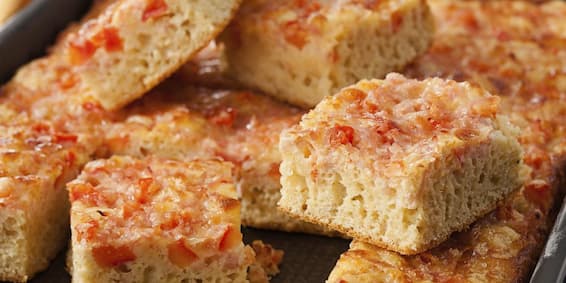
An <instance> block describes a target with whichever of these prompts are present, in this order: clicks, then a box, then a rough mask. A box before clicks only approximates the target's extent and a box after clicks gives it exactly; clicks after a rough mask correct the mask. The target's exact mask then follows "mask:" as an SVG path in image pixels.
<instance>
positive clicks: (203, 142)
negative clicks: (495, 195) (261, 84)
mask: <svg viewBox="0 0 566 283" xmlns="http://www.w3.org/2000/svg"><path fill="white" fill-rule="evenodd" d="M302 114H303V111H301V110H299V109H297V108H293V107H290V106H288V105H285V104H283V103H279V102H277V101H275V100H274V99H272V98H270V97H268V96H262V95H258V94H255V93H252V92H248V91H235V90H209V89H202V88H194V87H191V86H190V84H189V83H186V82H185V81H184V80H182V79H178V78H177V77H176V78H173V79H170V80H169V81H167V82H166V83H164V84H162V85H161V86H159V87H158V88H156V89H155V90H154V91H153V92H152V93H151V94H148V95H147V97H144V98H143V99H142V100H140V101H139V102H138V103H135V104H133V105H131V106H129V107H127V108H125V109H124V110H122V111H121V112H120V116H122V117H120V118H119V119H116V120H114V121H113V122H112V123H108V124H107V127H106V128H105V129H104V133H105V144H106V145H105V150H104V151H105V152H106V153H107V154H122V155H131V156H136V157H143V156H147V155H156V156H160V157H164V158H174V159H180V160H192V159H195V158H200V159H203V158H222V159H224V160H227V161H231V162H233V163H234V164H235V165H236V169H237V171H238V173H237V179H238V185H239V192H240V194H241V200H242V224H243V225H245V226H251V227H256V228H264V229H276V230H284V231H295V232H309V233H327V232H328V231H326V230H323V229H320V228H318V226H315V225H312V224H310V223H306V222H303V221H299V220H294V219H292V218H291V217H288V216H287V215H285V214H284V213H282V212H280V211H279V210H278V209H277V201H278V200H279V198H280V193H279V190H280V189H281V184H280V183H279V178H280V174H279V163H280V162H281V154H280V153H279V150H278V149H277V144H278V141H279V133H280V132H281V131H282V130H283V129H286V128H288V127H290V126H292V125H293V124H295V123H297V122H298V121H299V120H300V117H301V115H302Z"/></svg>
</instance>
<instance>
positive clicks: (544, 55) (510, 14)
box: [328, 0, 566, 283]
mask: <svg viewBox="0 0 566 283" xmlns="http://www.w3.org/2000/svg"><path fill="white" fill-rule="evenodd" d="M429 3H430V4H431V8H432V10H433V12H434V15H435V18H436V20H437V26H438V27H440V28H439V29H438V32H437V33H436V35H435V40H434V43H433V46H432V47H431V49H430V50H429V52H427V53H426V54H425V55H423V56H422V57H420V58H419V59H418V60H417V61H416V62H415V63H414V64H413V65H412V66H411V67H410V68H408V69H407V70H405V72H404V73H405V74H407V75H411V76H413V77H418V78H426V77H432V76H442V77H444V78H453V79H456V80H459V81H460V80H461V81H470V82H473V83H475V84H478V85H481V86H482V87H483V88H484V89H488V90H489V91H490V92H492V93H497V94H499V95H501V106H502V107H501V111H502V112H503V113H504V114H506V115H508V116H509V118H510V119H511V121H512V122H513V124H515V125H517V126H518V127H519V128H520V136H519V141H520V142H521V145H522V147H523V151H524V158H523V160H524V163H525V164H526V165H528V167H529V168H530V169H531V170H529V171H527V172H525V177H526V179H527V180H526V182H525V185H524V186H523V187H522V188H521V190H520V191H518V192H516V193H515V194H513V195H512V196H511V197H510V198H508V199H507V201H506V202H505V203H504V204H503V205H502V206H500V207H498V209H497V210H496V211H494V212H493V213H490V214H489V215H488V216H486V217H484V218H482V219H481V220H480V221H478V222H476V223H474V224H473V225H472V226H471V227H470V229H468V230H466V231H464V232H461V233H456V234H455V235H453V236H452V237H451V238H450V239H449V240H448V241H446V242H445V243H443V244H442V245H441V246H439V247H438V248H435V249H433V250H430V251H427V252H425V253H421V254H418V255H414V256H402V255H399V254H397V253H394V252H390V251H387V250H384V249H382V248H379V247H376V246H373V245H368V244H362V243H361V242H360V241H356V242H355V243H352V246H351V249H350V250H349V251H348V252H346V253H345V254H344V255H343V256H342V257H341V258H340V260H339V261H338V263H337V264H336V267H335V268H334V271H333V272H332V274H331V275H330V278H329V279H328V282H329V283H346V282H350V283H351V282H371V283H376V282H528V281H529V278H530V275H531V274H532V272H533V268H534V266H535V264H536V262H537V260H538V258H539V257H540V256H541V251H542V250H543V247H544V245H545V243H546V240H547V237H548V233H549V231H550V230H551V229H552V226H553V225H554V219H555V216H556V212H557V211H558V207H560V205H562V203H563V199H564V190H563V188H564V187H565V185H566V175H565V174H563V173H562V172H566V171H565V169H566V127H564V126H563V125H564V121H566V103H564V95H565V94H566V84H564V82H565V81H566V73H564V72H560V71H558V70H563V69H564V68H566V40H565V39H564V38H565V35H566V26H565V23H566V22H565V21H564V14H565V12H566V2H564V1H549V2H547V3H538V4H534V3H527V2H526V1H444V0H434V1H432V0H431V1H429Z"/></svg>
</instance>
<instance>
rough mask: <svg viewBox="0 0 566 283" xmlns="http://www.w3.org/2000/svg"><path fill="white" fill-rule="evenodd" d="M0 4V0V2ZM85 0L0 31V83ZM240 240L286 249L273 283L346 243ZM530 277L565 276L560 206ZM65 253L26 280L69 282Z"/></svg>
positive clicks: (27, 12)
mask: <svg viewBox="0 0 566 283" xmlns="http://www.w3.org/2000/svg"><path fill="white" fill-rule="evenodd" d="M0 1H2V0H0ZM90 3H91V1H90V0H34V1H32V3H31V4H29V5H28V6H27V7H26V8H25V9H24V10H22V11H20V12H19V13H18V14H17V15H15V16H14V17H12V19H10V20H9V21H8V22H7V23H6V24H5V25H4V26H2V27H0V82H5V81H7V80H8V79H9V78H10V77H11V76H12V75H13V73H14V71H15V70H17V68H18V67H19V66H21V65H22V64H24V63H26V62H28V61H30V60H31V59H33V58H36V57H38V56H41V55H42V54H44V53H45V50H46V48H47V47H48V46H49V45H50V44H51V43H52V42H53V40H54V38H55V36H56V34H57V33H58V32H59V31H60V30H61V29H63V28H64V27H65V26H67V25H68V24H69V23H70V22H72V21H74V20H77V19H78V18H80V16H81V15H83V14H84V13H85V11H86V10H87V9H88V7H89V6H90ZM243 232H244V241H245V242H246V243H251V242H252V241H253V240H256V239H261V240H264V241H265V242H267V243H269V244H272V245H273V246H274V247H276V248H279V249H283V250H284V251H285V258H284V261H283V264H282V265H281V273H280V274H279V275H278V276H277V277H275V278H274V279H273V280H272V282H274V283H279V282H293V283H303V282H304V283H307V282H308V283H310V282H324V281H325V280H326V278H327V277H328V274H329V273H330V271H331V270H332V267H333V266H334V264H335V263H336V260H337V259H338V258H339V256H340V254H341V253H343V252H344V251H346V250H347V249H348V245H349V241H347V240H344V239H339V238H326V237H320V236H313V235H306V234H300V233H284V232H275V231H263V230H257V229H249V228H244V229H243ZM549 239H550V240H549V241H548V243H547V246H546V247H545V250H544V251H543V253H542V255H541V257H540V259H539V262H538V264H537V267H536V268H535V270H534V272H533V276H532V278H531V282H532V283H543V282H544V283H547V282H548V283H554V282H556V283H562V282H564V277H565V276H566V261H565V258H566V208H565V207H562V209H561V211H560V213H559V215H558V218H557V221H556V223H555V226H554V228H553V230H552V234H551V236H550V237H549ZM70 281H71V280H70V276H69V274H68V273H67V272H66V271H65V252H62V253H61V254H60V255H59V256H58V257H57V259H56V260H55V261H54V262H53V263H52V264H51V266H50V267H49V269H47V270H46V271H44V272H43V273H40V274H39V275H37V276H36V277H35V278H34V279H32V280H31V281H30V282H33V283H39V282H53V283H67V282H70Z"/></svg>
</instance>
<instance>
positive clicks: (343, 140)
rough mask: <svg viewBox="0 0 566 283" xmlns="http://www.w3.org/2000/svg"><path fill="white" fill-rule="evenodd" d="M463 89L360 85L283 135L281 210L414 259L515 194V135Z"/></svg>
mask: <svg viewBox="0 0 566 283" xmlns="http://www.w3.org/2000/svg"><path fill="white" fill-rule="evenodd" d="M498 104H499V99H498V97H496V96H493V95H491V94H489V93H488V92H487V91H485V90H483V89H480V88H474V87H472V86H470V85H469V84H467V83H457V82H455V81H451V80H442V79H437V78H435V79H426V80H423V81H418V80H411V79H406V78H405V77H403V76H402V75H399V74H395V73H393V74H389V75H387V77H386V79H385V80H371V81H361V82H359V83H358V84H356V85H354V86H351V87H348V88H345V89H343V90H342V91H341V92H339V93H338V94H336V95H334V96H332V97H327V98H326V99H324V100H323V101H322V102H321V103H320V104H318V105H317V106H316V108H315V109H314V110H312V111H311V112H309V113H308V114H306V115H305V116H303V118H302V120H301V123H300V124H299V125H297V126H294V127H292V128H291V129H289V130H286V131H283V133H282V134H281V140H280V147H279V149H280V151H281V152H282V153H283V162H282V163H281V169H280V170H281V174H282V177H281V185H282V189H281V200H280V201H279V206H280V207H281V208H282V209H283V210H285V211H287V212H288V213H290V214H291V215H293V216H296V217H299V218H300V219H303V220H307V221H312V222H314V223H318V224H322V225H324V226H327V227H329V228H334V229H336V230H338V231H341V232H343V233H345V234H347V235H349V236H351V237H354V238H356V239H363V240H365V241H367V242H369V243H372V244H375V245H378V246H381V247H384V248H387V249H390V250H393V251H396V252H399V253H402V254H416V253H420V252H423V251H425V250H427V249H430V248H432V247H434V246H436V245H438V244H439V243H441V242H442V241H444V240H446V239H447V238H448V237H449V236H450V235H451V234H452V233H453V232H455V231H460V230H463V229H465V228H467V227H468V226H469V225H470V224H472V222H474V221H476V220H477V219H478V218H480V217H481V216H483V215H485V214H487V213H488V212H490V211H492V210H493V209H495V207H496V206H497V203H498V202H499V201H501V200H503V199H504V198H505V197H507V196H508V195H509V194H510V193H511V192H514V191H515V190H517V189H518V188H519V187H520V186H521V184H522V183H521V180H520V179H519V173H520V171H521V168H523V167H522V164H521V159H522V152H521V147H520V145H519V143H518V142H517V139H516V136H517V132H516V130H517V129H516V128H514V127H513V126H512V125H511V124H510V123H509V122H508V119H507V118H506V117H504V116H502V115H500V114H498V108H499V105H498Z"/></svg>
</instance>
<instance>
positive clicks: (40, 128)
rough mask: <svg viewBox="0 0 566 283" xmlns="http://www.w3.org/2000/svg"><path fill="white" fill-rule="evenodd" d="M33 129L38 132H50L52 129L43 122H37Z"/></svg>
mask: <svg viewBox="0 0 566 283" xmlns="http://www.w3.org/2000/svg"><path fill="white" fill-rule="evenodd" d="M32 129H33V131H35V132H38V133H47V132H49V130H51V127H49V126H48V125H46V124H43V123H37V124H34V125H33V126H32Z"/></svg>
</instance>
